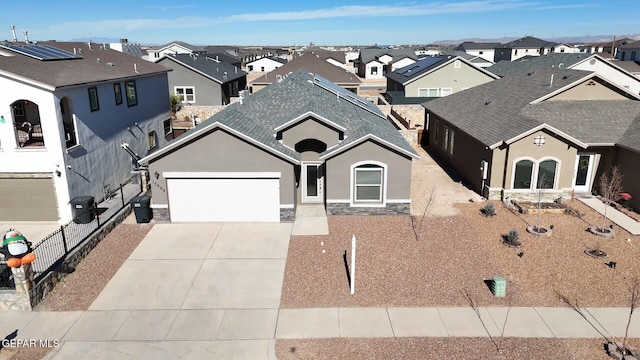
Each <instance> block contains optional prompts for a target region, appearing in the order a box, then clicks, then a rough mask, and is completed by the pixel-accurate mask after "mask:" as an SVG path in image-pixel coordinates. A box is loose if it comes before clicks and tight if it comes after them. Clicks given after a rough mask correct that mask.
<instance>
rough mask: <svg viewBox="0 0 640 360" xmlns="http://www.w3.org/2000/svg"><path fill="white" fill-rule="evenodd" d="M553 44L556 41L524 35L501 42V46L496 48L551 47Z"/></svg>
mask: <svg viewBox="0 0 640 360" xmlns="http://www.w3.org/2000/svg"><path fill="white" fill-rule="evenodd" d="M555 45H557V43H555V42H550V41H546V40H542V39H538V38H535V37H533V36H525V37H523V38H520V39H517V40H513V41H509V42H507V43H504V44H502V46H498V48H505V49H535V48H543V47H553V46H555Z"/></svg>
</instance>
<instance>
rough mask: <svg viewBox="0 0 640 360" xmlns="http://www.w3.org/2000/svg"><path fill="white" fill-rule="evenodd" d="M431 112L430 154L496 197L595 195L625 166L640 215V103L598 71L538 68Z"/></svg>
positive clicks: (433, 104) (440, 102)
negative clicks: (604, 178) (605, 176)
mask: <svg viewBox="0 0 640 360" xmlns="http://www.w3.org/2000/svg"><path fill="white" fill-rule="evenodd" d="M423 106H424V107H425V109H426V114H425V115H426V118H427V119H428V120H427V121H428V129H429V133H428V136H424V137H423V140H425V141H426V142H428V145H427V146H428V148H429V149H431V150H432V151H434V152H435V153H437V154H439V155H441V157H442V159H444V160H445V161H446V162H448V163H449V164H451V165H452V166H453V168H455V169H456V171H458V172H459V173H460V175H461V176H462V177H463V178H464V179H465V180H466V181H467V182H468V183H469V185H470V186H471V187H472V188H474V189H475V190H476V191H478V192H479V193H481V194H482V195H484V196H486V197H488V198H489V199H505V198H509V199H516V200H517V199H535V197H536V196H537V194H539V191H542V192H543V194H542V196H543V197H544V198H545V199H546V200H552V199H557V198H568V197H570V196H572V195H575V194H579V193H591V192H595V191H597V188H598V178H599V176H600V174H602V173H608V172H609V171H610V169H611V167H612V166H619V167H620V170H621V172H622V174H623V176H624V178H623V188H624V190H625V191H626V192H629V193H631V194H632V195H634V200H632V202H631V203H630V204H631V205H632V206H634V207H640V202H639V201H638V200H637V199H639V198H640V185H639V184H638V182H637V181H636V180H635V179H637V178H638V176H640V166H638V164H640V96H638V95H637V94H634V93H633V92H631V91H629V90H628V89H626V88H624V87H622V86H619V85H616V84H615V83H613V82H610V81H608V80H606V79H605V78H604V77H603V76H602V75H599V74H598V73H595V72H586V71H578V70H570V69H565V68H561V69H558V68H538V69H532V70H531V71H529V72H523V73H517V74H513V75H508V76H505V77H504V78H502V79H500V80H496V81H492V82H490V83H486V84H484V85H480V86H477V87H474V88H471V89H468V90H465V91H464V92H462V93H459V94H453V95H451V96H447V97H444V98H440V99H436V100H432V101H429V102H426V103H424V104H423Z"/></svg>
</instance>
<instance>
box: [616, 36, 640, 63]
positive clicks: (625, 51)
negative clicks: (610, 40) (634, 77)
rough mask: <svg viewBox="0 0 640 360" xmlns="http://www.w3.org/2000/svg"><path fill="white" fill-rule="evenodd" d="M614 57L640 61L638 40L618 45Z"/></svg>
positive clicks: (622, 59)
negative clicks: (618, 47)
mask: <svg viewBox="0 0 640 360" xmlns="http://www.w3.org/2000/svg"><path fill="white" fill-rule="evenodd" d="M616 58H617V59H618V60H621V61H638V62H640V40H638V41H634V42H632V43H628V44H626V45H622V46H620V49H619V51H618V54H617V56H616Z"/></svg>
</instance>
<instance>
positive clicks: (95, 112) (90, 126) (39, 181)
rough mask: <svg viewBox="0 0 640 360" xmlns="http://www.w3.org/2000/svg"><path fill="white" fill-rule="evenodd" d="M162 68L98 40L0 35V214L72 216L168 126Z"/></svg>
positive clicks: (122, 176)
mask: <svg viewBox="0 0 640 360" xmlns="http://www.w3.org/2000/svg"><path fill="white" fill-rule="evenodd" d="M167 72H168V69H166V68H164V67H162V66H160V65H157V64H153V63H151V62H148V61H144V60H141V59H139V58H136V57H133V56H131V55H127V54H123V53H121V52H118V51H115V50H110V49H105V48H104V47H103V46H100V45H99V44H87V43H68V42H40V43H38V44H37V45H35V44H25V43H12V42H0V198H1V199H2V201H0V219H2V220H5V221H7V220H12V221H14V220H15V221H27V220H28V221H35V220H46V221H58V222H59V223H66V222H68V221H69V220H71V218H72V215H73V212H72V209H71V206H70V205H69V201H70V200H71V199H73V198H75V197H77V196H93V197H94V199H95V201H96V202H97V201H100V200H101V199H102V198H103V196H104V194H105V192H104V190H105V187H106V188H110V189H116V188H117V187H118V186H119V184H121V183H123V182H124V181H125V180H126V179H127V178H129V177H130V176H131V174H130V172H131V170H132V169H134V166H132V165H135V159H132V158H131V156H129V154H128V152H127V151H125V150H124V149H122V146H123V144H127V145H126V147H128V149H129V150H131V151H132V152H133V153H135V154H139V155H140V156H144V155H146V154H147V153H148V152H149V151H150V150H154V149H155V148H157V147H161V146H162V145H164V143H165V140H164V138H165V137H164V135H165V134H167V133H168V132H170V131H171V122H170V117H171V113H170V109H169V101H168V99H167V97H168V92H167Z"/></svg>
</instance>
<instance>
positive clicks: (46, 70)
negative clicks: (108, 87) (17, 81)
mask: <svg viewBox="0 0 640 360" xmlns="http://www.w3.org/2000/svg"><path fill="white" fill-rule="evenodd" d="M38 44H39V45H49V46H53V47H56V48H58V49H62V50H65V51H67V52H70V53H73V52H74V49H76V52H77V53H78V54H79V55H80V56H82V58H81V59H71V60H55V61H41V60H37V59H34V58H31V57H29V56H26V55H21V54H18V53H14V52H12V51H10V50H4V49H3V50H2V51H3V52H4V53H7V54H10V55H13V56H0V72H3V73H6V74H7V75H8V76H12V75H11V74H13V75H14V76H19V77H24V78H26V79H31V80H34V81H37V82H40V83H43V84H46V85H49V86H51V87H55V88H58V87H65V86H73V85H79V84H89V83H94V82H99V81H111V80H117V79H124V78H132V77H137V76H144V75H150V74H161V73H166V72H167V71H169V70H168V69H167V68H165V67H164V66H161V65H158V64H154V63H152V62H149V61H145V60H141V59H139V58H137V57H135V56H132V55H129V54H125V53H122V52H119V51H116V50H111V49H109V48H107V49H106V50H105V49H104V48H103V47H102V46H101V45H100V44H95V43H94V44H92V45H91V49H89V45H88V44H87V43H82V42H39V43H38ZM98 59H100V62H98ZM109 64H112V65H113V66H111V65H109Z"/></svg>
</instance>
